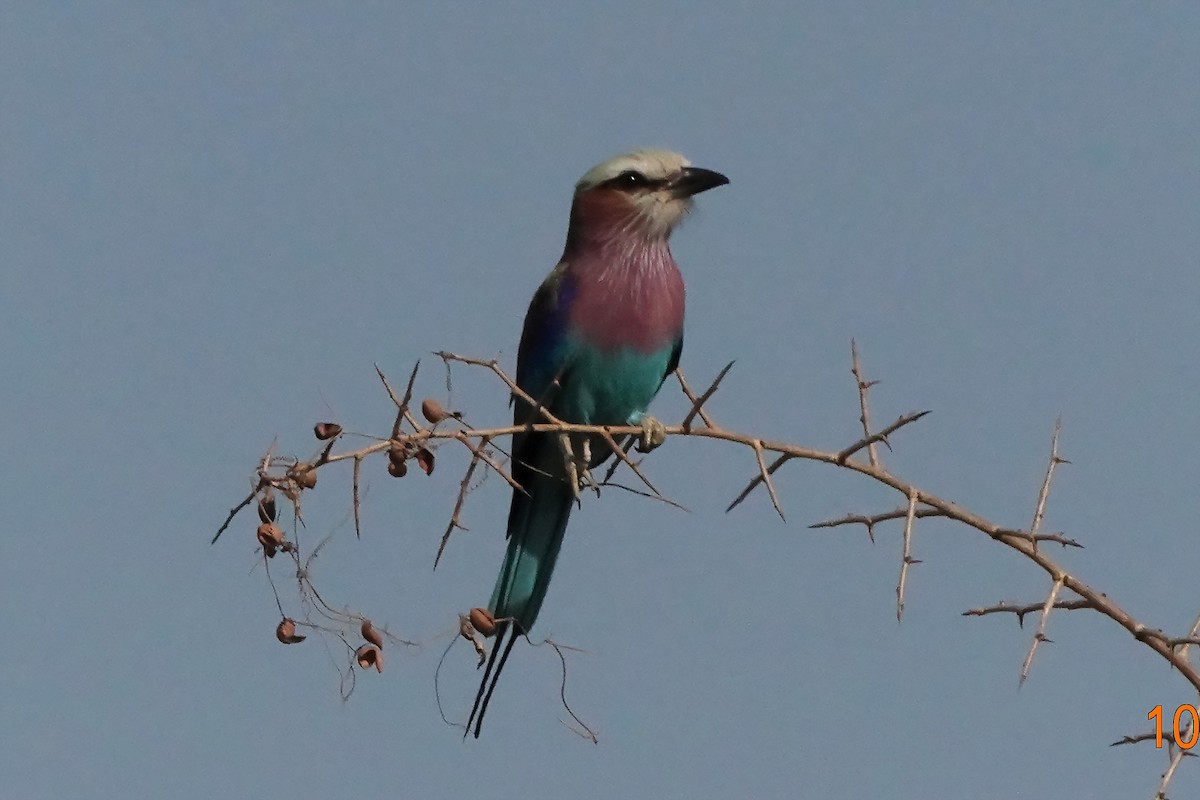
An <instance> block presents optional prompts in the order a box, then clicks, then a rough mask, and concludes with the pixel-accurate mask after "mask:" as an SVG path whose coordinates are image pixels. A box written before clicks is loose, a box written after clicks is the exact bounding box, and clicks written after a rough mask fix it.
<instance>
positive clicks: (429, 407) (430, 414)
mask: <svg viewBox="0 0 1200 800" xmlns="http://www.w3.org/2000/svg"><path fill="white" fill-rule="evenodd" d="M421 415H422V416H423V417H425V419H427V420H429V421H430V422H432V423H433V424H434V425H437V424H438V423H439V422H441V421H442V420H444V419H449V418H450V417H452V416H454V415H453V414H451V413H450V412H449V411H447V410H446V409H444V408H442V404H441V403H439V402H438V401H437V400H434V399H433V398H432V397H426V398H425V399H424V400H422V401H421Z"/></svg>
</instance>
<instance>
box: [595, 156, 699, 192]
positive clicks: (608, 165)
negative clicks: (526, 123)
mask: <svg viewBox="0 0 1200 800" xmlns="http://www.w3.org/2000/svg"><path fill="white" fill-rule="evenodd" d="M690 166H691V162H690V161H688V160H687V159H686V158H684V157H683V156H682V155H680V154H679V153H674V152H672V151H670V150H634V151H633V152H632V153H626V154H625V155H623V156H617V157H616V158H610V159H609V160H608V161H604V162H602V163H600V164H597V165H596V166H594V167H592V168H591V169H589V170H588V171H587V172H586V173H585V174H584V176H583V177H582V178H580V179H579V183H577V184H575V191H583V190H585V189H590V188H592V187H593V186H595V185H597V184H600V183H604V181H606V180H609V179H610V178H615V177H617V176H618V175H620V174H621V173H622V172H625V171H626V170H631V169H632V170H637V171H638V172H640V173H642V174H643V175H645V176H646V177H647V178H649V179H650V180H661V179H663V178H666V177H668V176H670V175H674V174H675V173H676V172H678V171H679V170H681V169H683V168H684V167H690Z"/></svg>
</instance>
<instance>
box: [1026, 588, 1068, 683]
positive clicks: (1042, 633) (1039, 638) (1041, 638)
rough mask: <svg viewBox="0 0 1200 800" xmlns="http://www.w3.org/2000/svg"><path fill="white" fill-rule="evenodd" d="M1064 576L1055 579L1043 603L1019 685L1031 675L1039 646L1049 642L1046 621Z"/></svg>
mask: <svg viewBox="0 0 1200 800" xmlns="http://www.w3.org/2000/svg"><path fill="white" fill-rule="evenodd" d="M1062 588H1063V578H1062V577H1058V578H1055V579H1054V585H1053V586H1051V587H1050V594H1048V595H1046V602H1045V603H1043V604H1042V618H1041V619H1040V620H1038V629H1037V633H1035V634H1034V635H1033V642H1031V643H1030V645H1029V652H1028V653H1027V654H1026V656H1025V663H1023V664H1021V678H1020V680H1018V681H1017V685H1018V686H1022V685H1024V683H1025V679H1026V678H1028V677H1029V668H1030V667H1031V666H1033V656H1034V654H1035V653H1037V649H1038V646H1039V645H1040V644H1041V643H1042V642H1048V641H1050V640H1049V639H1047V638H1046V623H1047V622H1048V621H1049V619H1050V609H1052V608H1054V603H1055V601H1056V600H1058V593H1059V592H1061V591H1062Z"/></svg>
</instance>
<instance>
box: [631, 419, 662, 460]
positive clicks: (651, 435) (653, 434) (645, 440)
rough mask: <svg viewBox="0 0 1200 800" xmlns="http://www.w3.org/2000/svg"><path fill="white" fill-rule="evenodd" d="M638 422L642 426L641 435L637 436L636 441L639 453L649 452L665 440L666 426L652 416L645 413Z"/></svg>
mask: <svg viewBox="0 0 1200 800" xmlns="http://www.w3.org/2000/svg"><path fill="white" fill-rule="evenodd" d="M639 424H640V425H641V426H642V435H641V436H639V437H638V441H637V449H638V452H639V453H649V452H650V451H651V450H653V449H654V448H656V447H658V446H659V445H660V444H662V443H663V442H665V441H666V440H667V428H666V426H665V425H663V424H662V423H661V422H659V421H658V420H656V419H655V418H654V417H652V416H650V415H648V414H647V415H646V416H644V417H642V419H641V422H640V423H639Z"/></svg>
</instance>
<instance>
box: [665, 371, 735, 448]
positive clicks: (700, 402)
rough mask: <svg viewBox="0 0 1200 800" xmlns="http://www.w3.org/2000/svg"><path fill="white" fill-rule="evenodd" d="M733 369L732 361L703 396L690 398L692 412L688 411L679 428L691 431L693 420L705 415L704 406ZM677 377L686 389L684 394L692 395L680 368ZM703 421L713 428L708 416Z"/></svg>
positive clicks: (676, 373) (718, 374)
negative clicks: (698, 415)
mask: <svg viewBox="0 0 1200 800" xmlns="http://www.w3.org/2000/svg"><path fill="white" fill-rule="evenodd" d="M731 369H733V362H732V361H730V362H729V363H728V364H726V365H725V368H724V369H722V370H721V371H720V372H718V373H717V377H715V378H713V382H712V384H710V385H709V387H708V388H707V389H705V390H704V393H703V394H702V395H700V396H699V397H695V398H689V399H691V401H692V408H691V410H690V411H688V413H687V416H685V417H684V418H683V422H681V423H679V427H681V428H683V429H684V430H685V431H686V430H691V428H692V420H694V419H695V418H696V415H697V414H703V411H704V404H705V403H707V402H708V401H709V399H710V398H712V396H713V395H714V394H716V393H717V387H718V386H720V385H721V381H723V380H725V376H726V375H728V374H729V370H731ZM675 375H676V377H678V378H679V385H680V386H681V387H683V388H684V393H685V394H689V395H690V394H691V392H690V390H688V389H687V388H686V387H687V383H686V382H685V381H684V380H683V373H682V372H680V371H679V368H678V367H676V368H675ZM701 419H702V420H704V424H705V425H708V426H709V427H712V422H711V421H709V419H708V417H707V416H706V415H705V416H701Z"/></svg>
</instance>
